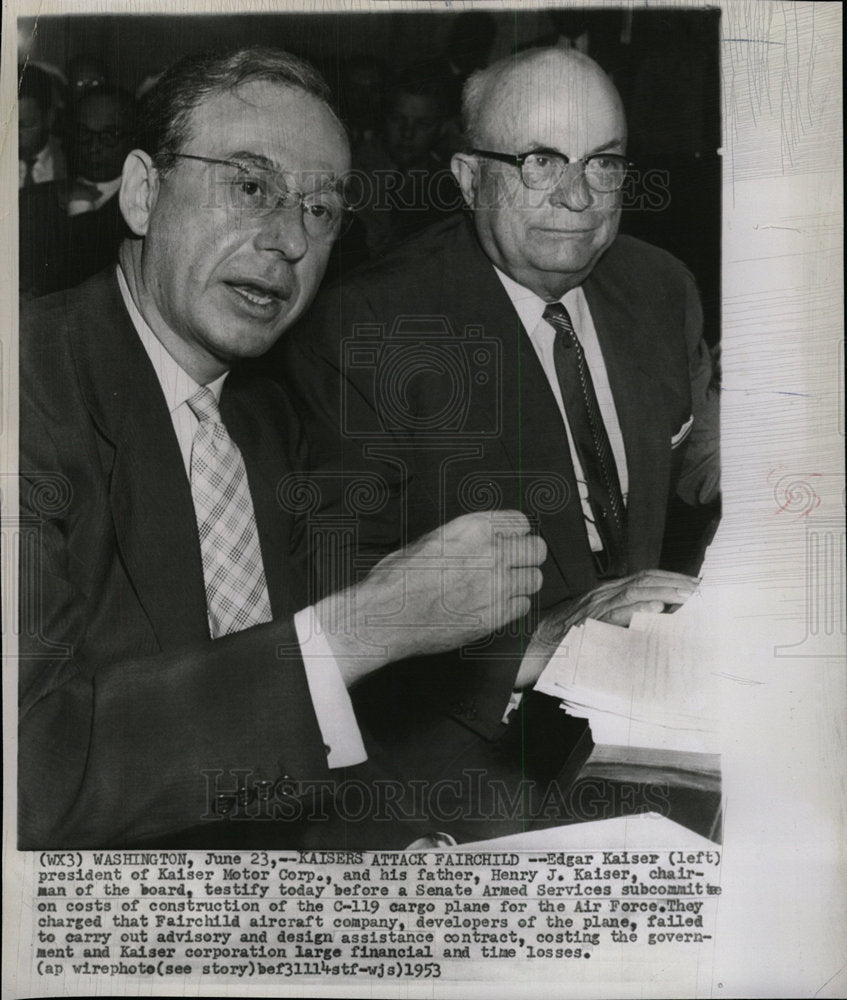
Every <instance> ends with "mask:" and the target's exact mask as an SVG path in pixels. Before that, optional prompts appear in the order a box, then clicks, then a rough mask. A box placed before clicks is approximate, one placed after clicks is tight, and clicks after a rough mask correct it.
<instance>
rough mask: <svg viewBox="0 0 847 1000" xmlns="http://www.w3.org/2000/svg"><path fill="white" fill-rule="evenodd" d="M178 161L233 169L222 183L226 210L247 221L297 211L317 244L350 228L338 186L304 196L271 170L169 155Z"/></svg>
mask: <svg viewBox="0 0 847 1000" xmlns="http://www.w3.org/2000/svg"><path fill="white" fill-rule="evenodd" d="M168 155H169V156H173V157H175V158H176V159H180V160H198V161H199V162H200V163H216V164H218V165H220V166H224V167H232V168H233V172H232V174H231V176H227V177H226V178H225V179H224V184H225V187H226V189H227V195H228V197H227V201H226V204H227V208H229V209H230V210H232V211H233V212H236V213H238V214H239V216H240V217H241V216H244V217H247V218H253V219H261V218H265V217H266V216H268V215H270V214H271V213H273V212H275V211H277V210H279V209H281V208H284V209H292V208H300V210H301V212H302V216H303V228H304V229H305V230H306V232H307V233H308V235H309V236H311V237H313V238H315V239H317V240H334V239H337V238H338V237H339V236H341V235H342V233H343V232H344V230H345V229H346V228H347V226H348V225H349V223H350V221H351V219H352V216H353V209H352V208H350V206H349V205H348V204H347V203H346V201H345V199H344V195H343V193H342V192H341V190H340V189H339V185H338V184H334V185H333V186H324V187H322V188H320V189H319V190H317V191H314V192H310V193H309V194H304V193H303V192H302V191H298V190H296V189H294V188H291V187H289V186H288V183H287V182H286V179H285V176H284V175H283V174H282V173H280V172H279V171H277V170H274V169H272V168H271V167H265V166H262V165H261V164H258V163H246V162H244V161H242V160H218V159H215V158H213V157H211V156H198V155H196V154H195V153H170V154H168Z"/></svg>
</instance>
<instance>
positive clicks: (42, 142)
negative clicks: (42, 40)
mask: <svg viewBox="0 0 847 1000" xmlns="http://www.w3.org/2000/svg"><path fill="white" fill-rule="evenodd" d="M52 120H53V82H52V80H51V79H50V76H49V75H48V74H47V73H45V72H44V70H41V69H39V68H38V67H37V66H31V65H27V66H23V67H21V68H20V69H19V71H18V158H19V159H21V160H33V159H35V157H36V156H37V155H38V154H39V153H40V152H41V150H42V149H43V148H44V147H45V146H46V145H47V140H48V139H49V138H50V126H51V124H52Z"/></svg>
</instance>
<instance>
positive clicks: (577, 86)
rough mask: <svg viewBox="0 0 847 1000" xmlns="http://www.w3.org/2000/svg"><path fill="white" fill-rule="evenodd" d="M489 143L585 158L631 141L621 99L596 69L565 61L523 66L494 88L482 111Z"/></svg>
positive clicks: (521, 149) (522, 150) (515, 148)
mask: <svg viewBox="0 0 847 1000" xmlns="http://www.w3.org/2000/svg"><path fill="white" fill-rule="evenodd" d="M482 126H483V131H484V132H485V134H486V141H491V142H496V143H500V144H501V145H503V148H504V149H507V150H508V151H510V152H511V151H514V152H524V151H525V150H528V149H531V148H532V147H533V146H549V147H551V148H553V149H558V150H561V152H563V153H567V154H568V155H569V156H571V157H576V156H582V155H584V154H585V153H587V152H590V151H591V150H593V149H597V148H599V147H601V146H604V145H606V144H607V143H609V142H611V141H612V140H614V139H620V140H621V141H622V142H623V140H625V138H626V122H625V120H624V116H623V109H622V107H621V103H620V99H619V98H618V96H617V93H616V92H615V90H614V88H613V87H612V85H611V83H610V82H609V81H608V80H607V79H606V78H605V76H603V75H602V73H601V72H600V71H599V70H598V69H595V68H594V67H593V66H590V65H589V66H586V65H584V64H581V63H574V62H562V63H555V64H552V65H551V64H549V63H548V64H546V65H545V64H542V65H540V66H529V67H523V68H521V69H519V70H515V71H513V72H511V73H509V74H507V75H505V76H504V77H503V78H502V79H501V80H500V81H498V83H497V84H496V85H495V86H494V87H493V88H492V90H491V92H490V93H489V95H488V98H487V100H486V101H485V104H484V106H483V109H482Z"/></svg>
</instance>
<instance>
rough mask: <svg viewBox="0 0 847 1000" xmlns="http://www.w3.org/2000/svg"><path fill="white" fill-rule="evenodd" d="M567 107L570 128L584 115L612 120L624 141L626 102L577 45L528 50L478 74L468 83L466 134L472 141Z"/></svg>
mask: <svg viewBox="0 0 847 1000" xmlns="http://www.w3.org/2000/svg"><path fill="white" fill-rule="evenodd" d="M545 106H546V108H547V111H548V113H550V114H551V115H552V114H559V115H560V114H561V113H562V111H563V110H566V112H567V114H568V117H569V119H570V125H571V128H573V127H574V126H577V127H578V126H579V125H580V124H581V121H580V119H581V118H582V117H584V116H585V115H586V114H588V113H590V114H593V113H597V112H599V113H601V114H603V115H605V116H608V117H609V118H610V119H612V120H613V124H614V125H615V126H616V127H617V128H618V129H619V130H620V131H621V132H622V135H621V136H620V138H621V139H622V140H623V141H624V142H625V141H626V121H625V119H624V112H623V104H622V102H621V99H620V96H619V95H618V92H617V90H615V87H614V85H613V84H612V81H611V80H610V79H609V77H608V76H607V75H606V74H605V73H604V72H603V70H602V69H601V68H600V66H598V64H597V63H596V62H594V60H593V59H590V58H589V57H588V56H586V55H583V54H582V53H581V52H577V51H575V50H573V49H559V48H552V49H530V50H528V51H526V52H522V53H520V54H519V55H517V56H516V57H508V58H506V59H501V60H500V61H499V62H496V63H492V65H491V66H489V67H487V68H486V69H483V70H480V71H479V72H478V73H474V74H473V76H471V77H470V79H469V80H468V82H467V84H466V85H465V91H464V94H463V97H462V111H463V116H464V121H465V134H466V135H467V137H468V139H469V140H470V142H471V143H472V144H473V145H474V146H480V145H482V144H483V143H485V142H487V141H489V137H491V136H496V135H498V134H499V133H500V132H501V131H502V129H503V126H504V125H506V124H508V123H509V122H513V121H515V120H524V119H526V118H527V117H529V116H534V115H537V114H539V113H541V114H542V115H543V113H544V107H545Z"/></svg>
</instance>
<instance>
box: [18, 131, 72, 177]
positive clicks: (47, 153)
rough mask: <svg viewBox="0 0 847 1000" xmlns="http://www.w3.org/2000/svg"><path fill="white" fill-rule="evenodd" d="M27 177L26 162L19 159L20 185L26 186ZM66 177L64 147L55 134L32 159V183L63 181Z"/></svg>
mask: <svg viewBox="0 0 847 1000" xmlns="http://www.w3.org/2000/svg"><path fill="white" fill-rule="evenodd" d="M25 178H26V162H25V161H24V160H18V187H19V188H22V187H23V186H24V180H25ZM64 178H65V157H64V155H63V153H62V147H61V145H60V144H59V140H58V139H57V138H56V137H55V136H50V138H49V139H48V140H47V143H46V145H45V146H44V147H43V148H42V149H40V150H39V152H38V155H37V156H36V157H35V159H34V160H33V161H32V183H33V184H46V183H47V182H48V181H61V180H64Z"/></svg>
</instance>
